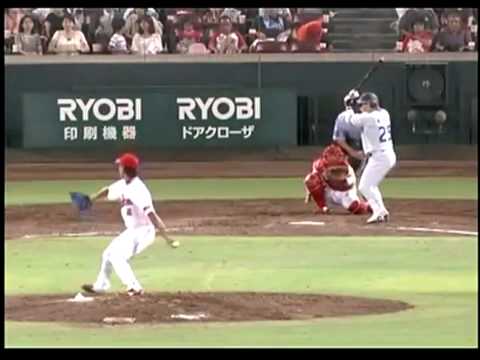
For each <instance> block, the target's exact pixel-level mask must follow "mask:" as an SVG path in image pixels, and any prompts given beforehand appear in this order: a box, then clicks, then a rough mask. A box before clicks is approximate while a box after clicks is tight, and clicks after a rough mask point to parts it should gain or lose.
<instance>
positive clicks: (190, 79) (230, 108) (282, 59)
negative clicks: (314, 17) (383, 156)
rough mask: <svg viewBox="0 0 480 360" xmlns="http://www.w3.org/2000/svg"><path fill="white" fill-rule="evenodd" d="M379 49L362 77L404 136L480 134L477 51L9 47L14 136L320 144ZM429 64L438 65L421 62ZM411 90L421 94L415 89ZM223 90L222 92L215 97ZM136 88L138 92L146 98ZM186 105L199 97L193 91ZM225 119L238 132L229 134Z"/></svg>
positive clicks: (469, 139)
mask: <svg viewBox="0 0 480 360" xmlns="http://www.w3.org/2000/svg"><path fill="white" fill-rule="evenodd" d="M380 56H384V57H385V64H384V65H383V66H382V68H380V69H379V70H378V72H377V73H376V74H374V76H373V77H372V78H371V80H370V81H369V82H368V83H367V86H366V88H367V89H368V90H371V91H374V92H376V93H377V94H378V95H379V96H380V98H381V101H382V105H383V106H384V107H386V108H387V109H389V110H390V113H391V115H392V133H393V136H394V139H395V143H396V144H397V145H410V144H422V145H425V144H461V145H471V144H477V61H478V56H477V54H476V53H459V54H428V55H421V56H420V55H417V56H415V55H404V54H392V53H387V54H322V55H318V54H296V55H284V54H271V55H258V54H255V55H253V54H252V55H238V56H215V55H212V56H205V57H197V56H179V55H162V56H156V57H148V58H142V57H135V56H118V57H117V56H115V57H112V56H88V57H87V56H78V57H63V56H45V57H38V58H26V57H21V56H7V57H5V63H6V67H5V74H6V83H5V90H6V91H5V104H6V109H5V117H6V129H7V145H8V146H9V147H14V148H21V147H24V148H31V149H35V148H47V147H50V148H82V149H85V148H88V147H105V145H108V146H109V147H112V148H125V147H128V148H129V147H137V146H140V145H143V146H151V147H163V148H175V147H182V148H184V147H185V146H188V147H190V148H195V147H198V148H203V147H205V146H209V147H235V148H237V147H239V148H241V147H247V148H258V147H267V148H268V147H273V146H277V147H285V146H287V147H291V146H296V145H324V144H326V143H327V142H328V141H329V139H330V136H331V131H332V127H333V123H334V119H335V117H336V114H337V113H338V112H339V111H341V110H342V98H343V96H344V95H345V93H346V92H347V91H348V90H349V89H350V88H351V87H352V86H353V85H355V84H356V83H357V82H358V81H359V79H361V78H362V77H363V75H364V74H365V73H366V72H367V70H368V69H369V68H370V66H371V65H372V63H373V62H375V61H377V59H378V58H379V57H380ZM432 69H433V71H436V72H438V73H440V74H441V77H440V78H438V76H436V75H435V74H434V75H435V76H431V74H430V75H428V73H425V70H426V71H427V72H428V71H431V70H432ZM419 70H420V71H423V74H424V76H426V78H425V79H423V78H420V79H416V81H411V79H412V76H413V75H412V74H413V71H419ZM418 74H419V73H417V75H418ZM425 74H427V75H425ZM422 76H423V75H422ZM417 77H418V76H417ZM420 77H421V76H420ZM439 79H440V80H439ZM442 79H443V80H442ZM442 88H444V90H443V91H442V90H441V89H442ZM438 89H440V90H438ZM412 92H414V93H415V92H416V93H417V95H419V96H418V98H416V99H413V98H412ZM185 97H186V98H189V99H191V100H192V99H193V100H195V102H194V105H195V107H194V108H191V113H190V115H189V114H185V113H184V114H183V115H184V116H183V119H181V116H180V109H179V107H178V106H179V102H178V101H179V98H185ZM218 98H223V103H218V104H217V103H216V102H215V101H216V100H218ZM256 98H260V100H259V103H257V100H256ZM59 99H67V100H66V103H65V102H64V103H63V105H62V106H67V107H70V108H68V109H70V110H72V109H74V110H72V112H71V113H69V114H65V113H64V114H63V120H62V114H61V113H60V107H61V106H60V105H61V104H59V102H58V101H59ZM78 99H80V101H81V102H78ZM99 99H103V100H104V101H103V103H102V104H99ZM105 99H107V100H105ZM136 99H141V104H140V105H138V103H137V101H136ZM197 99H199V101H200V103H199V102H198V101H197ZM209 99H211V101H210V100H209ZM212 99H213V100H212ZM225 99H227V100H225ZM69 100H70V101H72V100H73V101H74V102H75V104H72V103H71V102H70V103H69V102H68V101H69ZM89 101H91V102H89ZM109 101H110V102H109ZM209 101H210V103H209ZM112 103H113V104H114V106H113V107H112V106H110V105H111V104H112ZM418 103H423V105H421V108H422V111H424V112H422V114H426V115H425V118H423V119H422V118H421V117H420V119H419V120H418V121H417V124H416V127H415V129H413V128H412V123H411V122H409V121H408V120H407V112H408V110H410V109H411V108H412V106H414V105H415V104H416V105H418ZM428 103H430V106H428V105H427V106H425V104H428ZM184 104H185V103H184ZM232 104H233V105H232ZM74 105H75V106H76V107H75V108H73V107H72V106H74ZM97 105H99V106H97ZM186 105H187V107H188V106H190V105H191V104H190V103H188V100H187V103H186ZM207 105H209V106H207ZM215 105H218V106H217V108H216V110H217V112H216V113H215V111H213V110H212V109H213V108H214V107H215ZM102 106H103V107H102ZM109 106H110V108H109ZM122 106H123V107H122ZM95 109H96V110H97V112H96V113H95ZM139 109H140V110H139ZM438 109H441V110H444V111H445V112H446V114H447V121H446V123H445V124H444V125H443V126H442V128H439V127H438V126H437V125H436V124H434V123H432V122H431V118H432V117H433V115H432V114H433V112H434V111H437V110H438ZM102 111H103V112H102ZM203 111H204V112H203ZM119 114H122V115H121V116H120V115H119ZM139 114H140V115H139ZM109 115H111V116H109ZM227 115H228V116H227ZM222 116H223V117H224V118H222ZM192 117H193V118H192ZM67 127H68V128H77V130H73V129H66V128H67ZM85 127H88V129H87V130H85ZM106 127H107V128H108V129H105V128H106ZM112 127H114V128H115V129H114V130H113V129H112ZM185 127H189V129H187V130H185ZM252 127H253V130H252V131H251V129H252ZM94 128H96V130H95V129H94ZM194 128H195V129H194ZM199 128H202V129H199ZM219 128H221V129H220V130H222V131H223V132H221V134H220V136H221V137H219V133H220V131H219ZM225 128H228V130H226V129H225ZM213 129H215V135H213V136H212V135H211V134H212V132H213ZM207 130H209V131H207ZM226 131H228V132H232V134H229V135H228V136H227V137H226V135H225V134H226ZM132 133H133V134H134V135H135V136H133V135H132ZM207 133H208V135H209V136H210V138H208V139H207ZM114 134H115V136H114ZM234 135H238V136H234ZM247 135H248V136H247ZM189 136H190V138H188V139H186V137H189ZM195 136H196V137H195ZM202 136H203V138H202ZM194 137H195V139H193V138H194ZM72 139H73V140H72ZM194 140H195V141H194ZM207 140H208V141H207Z"/></svg>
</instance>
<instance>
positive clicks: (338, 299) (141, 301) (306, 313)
mask: <svg viewBox="0 0 480 360" xmlns="http://www.w3.org/2000/svg"><path fill="white" fill-rule="evenodd" d="M68 298H69V297H68V296H67V295H46V296H34V295H28V296H8V297H6V303H5V318H6V320H17V321H52V322H54V321H61V322H87V323H102V322H103V320H104V318H106V317H116V318H118V317H127V318H134V319H135V322H137V323H159V322H178V321H193V320H189V319H188V318H189V317H191V316H197V317H198V318H197V319H198V320H197V321H202V322H203V321H216V322H220V321H258V320H295V319H296V320H306V319H313V318H323V317H334V316H335V317H337V316H352V315H367V314H383V313H389V312H397V311H402V310H406V309H409V308H412V307H413V306H411V305H409V304H407V303H404V302H401V301H393V300H385V299H367V298H360V297H350V296H336V295H314V294H281V293H253V292H246V293H234V292H231V293H228V292H216V293H208V292H205V293H192V292H186V293H151V294H145V295H143V296H136V297H129V296H127V295H126V294H109V295H100V296H95V297H94V300H93V301H91V302H82V303H73V302H67V299H68ZM70 298H71V297H70Z"/></svg>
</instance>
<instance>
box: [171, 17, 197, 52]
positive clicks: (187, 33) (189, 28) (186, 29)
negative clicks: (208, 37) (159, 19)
mask: <svg viewBox="0 0 480 360" xmlns="http://www.w3.org/2000/svg"><path fill="white" fill-rule="evenodd" d="M177 38H178V44H177V51H178V52H179V53H182V54H185V53H187V52H188V48H189V47H190V45H192V44H194V43H199V42H201V41H202V33H201V32H200V31H196V30H195V29H194V28H193V23H192V22H191V21H190V20H187V21H185V23H184V24H183V30H180V31H178V33H177Z"/></svg>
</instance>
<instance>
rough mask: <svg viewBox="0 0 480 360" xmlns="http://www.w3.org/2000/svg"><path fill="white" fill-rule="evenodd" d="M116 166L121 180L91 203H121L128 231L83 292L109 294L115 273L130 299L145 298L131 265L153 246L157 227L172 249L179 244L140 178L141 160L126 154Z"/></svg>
mask: <svg viewBox="0 0 480 360" xmlns="http://www.w3.org/2000/svg"><path fill="white" fill-rule="evenodd" d="M115 163H116V164H117V165H118V172H119V175H120V178H121V179H120V180H118V181H116V182H114V183H113V184H111V185H110V186H108V187H104V188H102V189H101V190H100V191H98V192H97V193H95V194H93V195H92V196H91V197H90V199H91V201H92V202H93V201H95V200H98V199H102V198H107V199H108V200H111V201H119V202H120V204H121V211H120V212H121V215H122V218H123V221H124V223H125V227H126V230H125V231H123V232H122V233H121V234H120V235H119V236H117V237H116V238H115V239H113V240H112V242H111V243H110V245H109V246H108V247H107V248H106V249H105V251H104V252H103V255H102V263H101V266H100V272H99V273H98V276H97V280H96V281H95V283H93V284H86V285H83V286H82V289H83V290H85V291H87V292H89V293H102V292H106V291H107V290H108V289H109V288H110V276H111V273H112V270H114V271H115V273H116V274H117V275H118V277H119V278H120V280H121V281H122V283H123V284H124V285H125V286H126V288H127V294H128V295H130V296H134V295H142V294H143V293H144V290H143V288H142V286H141V284H140V282H139V281H138V280H137V278H136V277H135V274H134V273H133V270H132V268H131V267H130V264H129V263H128V261H129V260H130V259H131V258H132V257H133V256H135V255H138V254H140V253H141V252H142V251H143V250H145V249H146V248H147V247H148V246H150V245H151V244H152V243H153V242H154V240H155V227H156V228H157V229H158V230H159V233H160V236H162V237H163V238H164V239H165V240H166V242H167V243H168V244H169V245H170V246H171V247H173V248H177V247H178V246H179V245H180V243H179V242H178V241H175V240H173V239H171V238H170V237H169V236H168V235H167V234H166V228H165V224H164V223H163V221H162V219H160V217H159V216H158V215H157V213H156V212H155V209H154V207H153V202H152V196H151V194H150V191H149V190H148V188H147V186H146V185H145V183H144V182H143V181H142V180H141V179H140V178H139V177H138V176H137V170H138V165H139V159H138V157H137V156H136V155H134V154H131V153H126V154H123V155H122V156H121V157H119V158H118V159H117V160H116V161H115Z"/></svg>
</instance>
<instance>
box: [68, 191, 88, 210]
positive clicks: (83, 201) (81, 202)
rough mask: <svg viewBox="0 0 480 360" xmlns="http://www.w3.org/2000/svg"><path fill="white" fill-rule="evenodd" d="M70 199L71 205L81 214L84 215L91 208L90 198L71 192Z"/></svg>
mask: <svg viewBox="0 0 480 360" xmlns="http://www.w3.org/2000/svg"><path fill="white" fill-rule="evenodd" d="M70 199H72V204H73V205H74V206H75V207H76V208H77V209H78V210H79V211H80V212H81V213H84V212H86V211H88V210H89V209H90V208H91V207H92V201H91V200H90V197H89V196H88V195H86V194H83V193H81V192H71V193H70Z"/></svg>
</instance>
